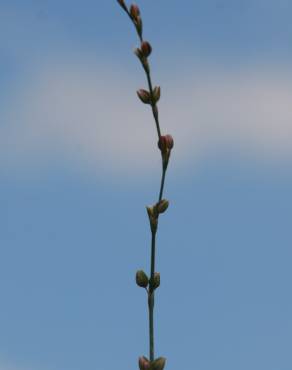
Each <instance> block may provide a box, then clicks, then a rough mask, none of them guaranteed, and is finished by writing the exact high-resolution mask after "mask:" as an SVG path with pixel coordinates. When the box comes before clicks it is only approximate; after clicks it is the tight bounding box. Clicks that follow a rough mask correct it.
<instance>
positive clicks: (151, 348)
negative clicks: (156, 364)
mask: <svg viewBox="0 0 292 370" xmlns="http://www.w3.org/2000/svg"><path fill="white" fill-rule="evenodd" d="M155 242H156V231H155V232H152V239H151V274H150V281H153V279H154V272H155ZM148 307H149V359H150V361H153V360H154V289H153V288H152V287H151V285H150V287H149V293H148Z"/></svg>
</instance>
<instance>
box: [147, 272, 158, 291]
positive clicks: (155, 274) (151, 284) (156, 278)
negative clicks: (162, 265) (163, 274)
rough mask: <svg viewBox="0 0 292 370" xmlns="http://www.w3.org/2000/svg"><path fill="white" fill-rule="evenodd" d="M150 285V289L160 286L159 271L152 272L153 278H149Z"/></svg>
mask: <svg viewBox="0 0 292 370" xmlns="http://www.w3.org/2000/svg"><path fill="white" fill-rule="evenodd" d="M149 283H150V286H151V288H152V289H156V288H158V287H159V286H160V273H159V272H154V278H153V280H152V279H150V282H149Z"/></svg>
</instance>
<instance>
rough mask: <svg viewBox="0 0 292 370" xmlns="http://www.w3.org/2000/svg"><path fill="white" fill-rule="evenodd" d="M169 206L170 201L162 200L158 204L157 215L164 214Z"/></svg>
mask: <svg viewBox="0 0 292 370" xmlns="http://www.w3.org/2000/svg"><path fill="white" fill-rule="evenodd" d="M168 206H169V201H168V200H167V199H162V200H161V201H160V202H159V203H157V204H156V206H155V207H156V210H157V213H164V212H165V211H166V210H167V208H168Z"/></svg>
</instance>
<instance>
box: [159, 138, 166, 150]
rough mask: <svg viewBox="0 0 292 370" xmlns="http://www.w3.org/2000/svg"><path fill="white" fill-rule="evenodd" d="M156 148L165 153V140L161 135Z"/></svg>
mask: <svg viewBox="0 0 292 370" xmlns="http://www.w3.org/2000/svg"><path fill="white" fill-rule="evenodd" d="M158 148H159V149H160V150H161V151H162V153H165V152H166V151H167V139H166V137H165V136H163V135H161V136H160V138H159V140H158Z"/></svg>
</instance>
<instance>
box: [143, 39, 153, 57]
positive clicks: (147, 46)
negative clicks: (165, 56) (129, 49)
mask: <svg viewBox="0 0 292 370" xmlns="http://www.w3.org/2000/svg"><path fill="white" fill-rule="evenodd" d="M141 50H142V53H143V55H144V56H145V57H146V58H147V57H149V55H150V54H151V52H152V46H151V45H150V44H149V42H148V41H143V42H142V44H141Z"/></svg>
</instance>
